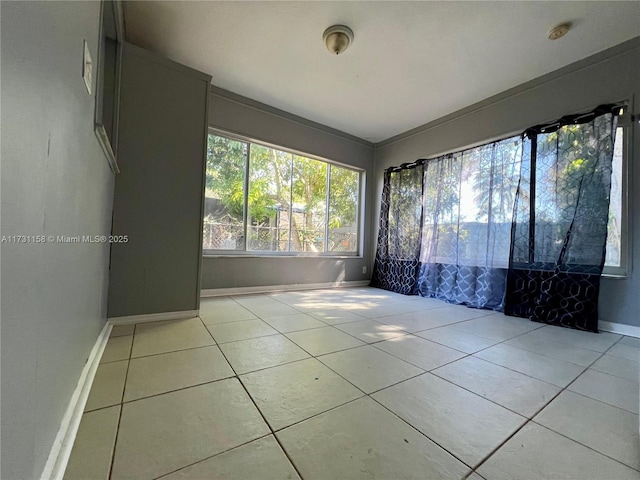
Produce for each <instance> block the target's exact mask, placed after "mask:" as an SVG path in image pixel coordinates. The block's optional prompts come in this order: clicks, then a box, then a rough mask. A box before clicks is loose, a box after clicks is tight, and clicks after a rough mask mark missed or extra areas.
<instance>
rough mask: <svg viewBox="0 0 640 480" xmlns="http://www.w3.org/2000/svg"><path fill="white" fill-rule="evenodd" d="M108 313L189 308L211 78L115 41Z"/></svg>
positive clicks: (196, 269)
mask: <svg viewBox="0 0 640 480" xmlns="http://www.w3.org/2000/svg"><path fill="white" fill-rule="evenodd" d="M120 81H121V83H120V118H119V124H118V166H119V167H120V174H119V175H118V176H117V178H116V188H115V200H114V207H113V234H114V236H127V238H128V242H126V243H114V244H113V246H112V250H111V275H110V281H109V285H110V287H109V310H108V314H109V317H123V316H131V315H143V314H152V313H162V312H179V311H187V310H197V309H198V306H199V302H200V288H199V281H200V264H201V244H202V208H203V201H204V183H203V182H204V165H205V163H204V161H205V151H206V131H207V121H206V118H207V100H208V92H209V84H210V81H211V77H210V76H208V75H205V74H203V73H200V72H197V71H196V70H192V69H190V68H187V67H184V66H182V65H179V64H177V63H175V62H171V61H169V60H165V59H164V58H162V57H160V56H158V55H156V54H153V53H151V52H148V51H146V50H143V49H141V48H139V47H136V46H133V45H130V44H126V43H125V44H123V52H122V68H121V80H120Z"/></svg>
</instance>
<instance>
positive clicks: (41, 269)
mask: <svg viewBox="0 0 640 480" xmlns="http://www.w3.org/2000/svg"><path fill="white" fill-rule="evenodd" d="M0 16H1V18H2V20H1V27H0V29H1V44H2V54H1V57H2V60H1V69H2V72H1V75H2V87H1V103H2V113H1V118H2V133H1V150H0V153H1V157H2V166H1V168H2V176H1V177H2V181H1V185H2V187H1V188H2V193H1V196H2V226H1V234H2V235H3V236H12V235H26V236H41V235H43V236H45V237H47V236H50V235H53V236H54V237H57V236H58V235H63V236H76V235H109V232H110V230H111V208H112V202H113V186H114V175H113V174H112V172H111V170H110V168H109V163H108V161H107V158H106V157H105V155H104V153H103V152H102V149H101V147H100V144H99V143H98V139H97V138H96V136H95V135H94V131H93V119H94V105H95V103H94V101H95V99H94V95H93V94H92V95H89V94H88V93H87V90H86V89H85V85H84V82H83V80H82V75H81V72H82V56H83V40H84V39H86V40H87V42H88V45H89V49H90V51H91V56H92V57H93V60H94V62H95V61H97V60H98V49H97V47H98V29H99V21H100V3H99V2H15V3H14V2H4V1H3V2H1V3H0ZM93 88H94V89H95V78H94V81H93ZM1 256H2V261H1V265H2V266H1V276H2V286H1V289H2V294H1V297H2V299H1V308H0V312H1V316H2V340H1V342H2V346H1V350H2V354H1V356H2V359H1V362H2V373H1V375H2V413H1V416H2V426H1V430H2V467H1V470H0V477H1V478H3V479H32V478H39V477H40V474H41V472H42V470H43V468H44V466H45V463H46V461H47V457H48V455H49V452H50V450H51V446H52V444H53V441H54V438H55V436H56V434H57V432H58V429H59V427H60V423H61V420H62V417H63V415H64V412H65V410H66V408H67V405H68V403H69V400H70V399H71V395H72V393H73V391H74V389H75V387H76V384H77V382H78V379H79V378H80V373H81V371H82V369H83V367H84V364H85V362H86V361H87V358H88V356H89V353H90V352H91V349H92V348H93V346H94V344H95V343H96V340H97V338H98V336H99V334H100V331H101V330H102V328H103V327H104V325H105V321H106V300H107V280H108V265H109V245H108V244H105V243H102V244H100V243H98V244H96V243H93V244H91V243H54V242H47V243H3V244H2V248H1Z"/></svg>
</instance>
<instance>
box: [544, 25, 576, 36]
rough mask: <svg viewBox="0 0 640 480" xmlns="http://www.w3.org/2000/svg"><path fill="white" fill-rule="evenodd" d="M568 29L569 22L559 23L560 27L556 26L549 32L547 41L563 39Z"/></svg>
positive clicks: (569, 26)
mask: <svg viewBox="0 0 640 480" xmlns="http://www.w3.org/2000/svg"><path fill="white" fill-rule="evenodd" d="M570 28H571V24H570V23H569V22H566V23H561V24H560V25H557V26H555V27H553V28H552V29H551V30H549V33H548V34H547V37H548V38H549V40H558V39H559V38H562V37H564V36H565V35H566V34H567V32H568V31H569V29H570Z"/></svg>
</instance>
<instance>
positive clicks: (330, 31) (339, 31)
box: [322, 25, 353, 55]
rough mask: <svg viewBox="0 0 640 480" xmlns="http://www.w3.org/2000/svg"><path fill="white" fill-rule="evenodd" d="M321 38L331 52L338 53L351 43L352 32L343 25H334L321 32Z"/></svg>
mask: <svg viewBox="0 0 640 480" xmlns="http://www.w3.org/2000/svg"><path fill="white" fill-rule="evenodd" d="M322 40H323V41H324V44H325V45H326V47H327V50H329V51H330V52H331V53H333V54H335V55H340V54H341V53H343V52H344V51H345V50H346V49H347V48H349V45H351V44H352V43H353V32H352V31H351V29H350V28H349V27H345V26H344V25H334V26H333V27H329V28H327V29H326V30H325V31H324V33H323V34H322Z"/></svg>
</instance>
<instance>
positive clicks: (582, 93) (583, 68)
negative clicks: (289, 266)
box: [372, 37, 640, 326]
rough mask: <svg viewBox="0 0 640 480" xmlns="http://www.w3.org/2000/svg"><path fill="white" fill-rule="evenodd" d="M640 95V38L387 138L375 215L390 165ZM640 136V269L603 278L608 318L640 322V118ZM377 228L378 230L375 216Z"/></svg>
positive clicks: (638, 155)
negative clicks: (384, 177) (623, 276)
mask: <svg viewBox="0 0 640 480" xmlns="http://www.w3.org/2000/svg"><path fill="white" fill-rule="evenodd" d="M634 96H635V109H634V112H635V113H636V114H637V113H638V112H640V37H638V38H635V39H633V40H630V41H628V42H625V43H624V44H621V45H618V46H616V47H613V48H612V49H609V50H608V51H605V52H601V53H599V54H596V55H594V56H592V57H589V58H587V59H584V60H581V61H580V62H577V63H576V64H572V65H570V66H568V67H565V68H563V69H561V70H558V71H556V72H552V73H550V74H548V75H545V76H543V77H540V78H538V79H536V80H533V81H531V82H528V83H527V84H525V85H521V86H519V87H516V88H514V89H511V90H508V91H507V92H504V93H502V94H499V95H496V96H495V97H491V98H489V99H487V100H485V101H483V102H480V103H479V104H476V105H472V106H470V107H468V108H465V109H464V110H461V111H459V112H455V113H453V114H451V115H448V116H446V117H444V118H442V119H439V120H436V121H434V122H431V123H429V124H427V125H424V126H422V127H419V128H417V129H415V130H412V131H410V132H407V133H405V134H402V135H399V136H397V137H394V138H392V139H389V140H387V141H384V142H381V143H380V144H377V145H376V149H375V178H376V182H375V188H376V191H375V201H376V205H375V208H374V212H375V215H376V216H377V215H378V214H379V212H380V195H381V193H382V178H383V172H384V170H385V169H386V168H388V167H390V166H395V165H400V164H402V163H406V162H412V161H414V160H417V159H419V158H430V157H434V156H437V155H439V154H442V153H446V152H450V151H455V150H459V149H462V148H465V147H469V146H473V145H477V144H481V143H485V142H487V141H490V140H493V139H497V138H501V137H505V136H507V135H510V134H519V133H521V132H522V131H523V130H524V129H525V128H527V127H530V126H532V125H536V124H539V123H543V122H546V121H552V120H555V119H557V118H559V117H561V116H563V115H567V114H570V113H576V112H581V111H585V110H588V109H590V108H592V107H595V106H596V105H599V104H603V103H612V102H616V101H621V100H628V99H631V98H633V97H634ZM633 136H634V145H633V147H634V148H633V158H632V159H631V162H630V163H631V164H632V165H631V170H632V171H631V182H630V188H629V193H630V218H631V220H632V226H631V230H632V236H631V238H632V240H633V256H632V264H633V265H632V266H635V270H633V271H631V272H630V274H629V276H628V277H627V278H626V279H624V280H618V279H616V280H613V279H606V278H604V279H603V280H602V288H601V292H600V318H601V320H606V321H609V322H617V323H625V324H630V325H638V326H640V315H639V314H638V312H639V311H640V295H639V294H638V292H640V271H639V270H640V216H639V213H640V163H639V162H640V125H638V123H637V122H636V124H635V126H634V132H633ZM634 164H635V165H634ZM634 217H635V218H634ZM633 220H635V221H633ZM373 230H374V231H373V235H372V236H374V237H375V236H377V223H375V222H374V229H373ZM374 253H375V252H374Z"/></svg>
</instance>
